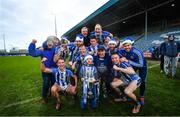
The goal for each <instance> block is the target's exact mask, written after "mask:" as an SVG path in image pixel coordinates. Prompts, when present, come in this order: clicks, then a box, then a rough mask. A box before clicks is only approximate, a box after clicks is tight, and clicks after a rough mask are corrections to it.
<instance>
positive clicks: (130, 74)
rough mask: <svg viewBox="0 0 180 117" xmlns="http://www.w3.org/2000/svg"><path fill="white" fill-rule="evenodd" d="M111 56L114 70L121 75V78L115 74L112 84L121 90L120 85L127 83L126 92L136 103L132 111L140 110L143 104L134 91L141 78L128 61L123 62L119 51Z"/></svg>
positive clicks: (114, 87)
mask: <svg viewBox="0 0 180 117" xmlns="http://www.w3.org/2000/svg"><path fill="white" fill-rule="evenodd" d="M111 58H112V62H113V63H114V66H113V69H114V72H115V74H116V75H117V74H119V76H120V77H119V78H116V75H114V79H113V82H112V83H111V86H112V88H113V89H115V90H116V91H117V92H119V89H118V88H119V86H122V85H125V90H124V93H125V94H126V95H127V96H128V97H130V98H132V99H133V101H134V103H135V105H134V108H133V110H132V113H138V112H139V111H140V108H141V104H140V102H139V101H138V100H137V97H136V95H135V94H134V93H133V92H134V91H135V90H136V89H137V88H138V87H139V86H140V84H141V78H140V77H139V76H138V75H137V74H136V72H135V71H134V69H133V68H132V67H131V66H130V64H129V63H128V62H122V60H121V58H120V57H119V55H118V54H117V53H114V54H112V56H111ZM119 93H120V92H119Z"/></svg>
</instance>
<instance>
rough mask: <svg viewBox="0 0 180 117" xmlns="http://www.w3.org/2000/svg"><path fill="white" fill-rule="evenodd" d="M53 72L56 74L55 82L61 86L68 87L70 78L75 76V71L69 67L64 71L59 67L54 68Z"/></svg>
mask: <svg viewBox="0 0 180 117" xmlns="http://www.w3.org/2000/svg"><path fill="white" fill-rule="evenodd" d="M52 73H53V74H54V75H55V83H57V84H58V85H60V87H67V86H68V85H69V84H70V78H73V73H72V71H71V70H69V69H65V70H64V71H63V72H62V71H60V70H59V69H58V68H53V69H52Z"/></svg>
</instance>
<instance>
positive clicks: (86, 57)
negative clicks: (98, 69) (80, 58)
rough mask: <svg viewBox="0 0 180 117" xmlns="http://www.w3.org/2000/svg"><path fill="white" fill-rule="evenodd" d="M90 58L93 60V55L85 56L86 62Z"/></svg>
mask: <svg viewBox="0 0 180 117" xmlns="http://www.w3.org/2000/svg"><path fill="white" fill-rule="evenodd" d="M89 58H90V59H92V60H93V57H92V56H91V55H87V56H85V58H84V62H86V60H87V59H89Z"/></svg>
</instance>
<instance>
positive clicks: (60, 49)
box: [55, 45, 69, 58]
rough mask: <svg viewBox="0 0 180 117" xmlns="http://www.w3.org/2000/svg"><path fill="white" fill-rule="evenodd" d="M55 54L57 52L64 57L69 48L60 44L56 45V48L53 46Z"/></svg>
mask: <svg viewBox="0 0 180 117" xmlns="http://www.w3.org/2000/svg"><path fill="white" fill-rule="evenodd" d="M55 54H58V55H59V56H60V57H63V58H65V57H66V55H68V54H69V48H68V46H67V47H66V48H65V47H63V46H62V45H60V46H56V48H55Z"/></svg>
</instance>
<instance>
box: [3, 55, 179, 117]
mask: <svg viewBox="0 0 180 117" xmlns="http://www.w3.org/2000/svg"><path fill="white" fill-rule="evenodd" d="M39 61H40V60H39V58H32V57H0V116H4V115H6V116H7V115H16V116H20V115H27V116H28V115H37V116H38V115H39V116H40V115H44V116H48V115H67V116H68V115H76V116H78V115H79V116H80V115H89V116H92V115H94V116H95V115H112V116H123V115H133V114H131V109H132V105H131V104H128V103H114V102H113V101H112V99H111V98H110V99H109V100H105V101H102V102H101V103H100V106H99V107H98V108H97V109H96V110H92V109H90V108H88V109H87V110H85V111H82V110H81V109H80V107H79V102H76V103H74V101H73V100H72V99H71V98H70V97H69V98H68V99H66V98H65V97H64V96H62V97H61V100H62V103H63V107H62V109H61V110H60V111H56V110H55V105H54V101H53V99H51V98H50V101H49V103H48V104H43V103H41V102H40V101H39V100H37V99H36V100H34V101H29V102H25V103H22V104H15V105H14V106H9V107H6V106H7V105H9V104H12V103H17V102H21V101H24V100H29V99H32V98H38V97H40V95H41V87H42V78H41V72H40V69H39V63H40V62H39ZM148 63H149V66H151V65H154V64H157V63H158V62H157V61H156V62H154V61H153V62H152V61H149V62H148ZM179 69H180V68H178V69H177V74H178V76H180V70H179ZM147 84H148V86H147V91H146V98H145V106H144V107H143V108H142V110H141V112H140V113H139V114H137V115H145V116H148V115H155V116H160V115H166V116H170V115H180V91H179V89H180V79H170V78H166V77H165V76H164V75H163V74H160V70H159V66H157V67H155V68H152V69H149V70H148V80H147ZM136 93H137V94H138V92H136ZM5 107H6V108H5Z"/></svg>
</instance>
